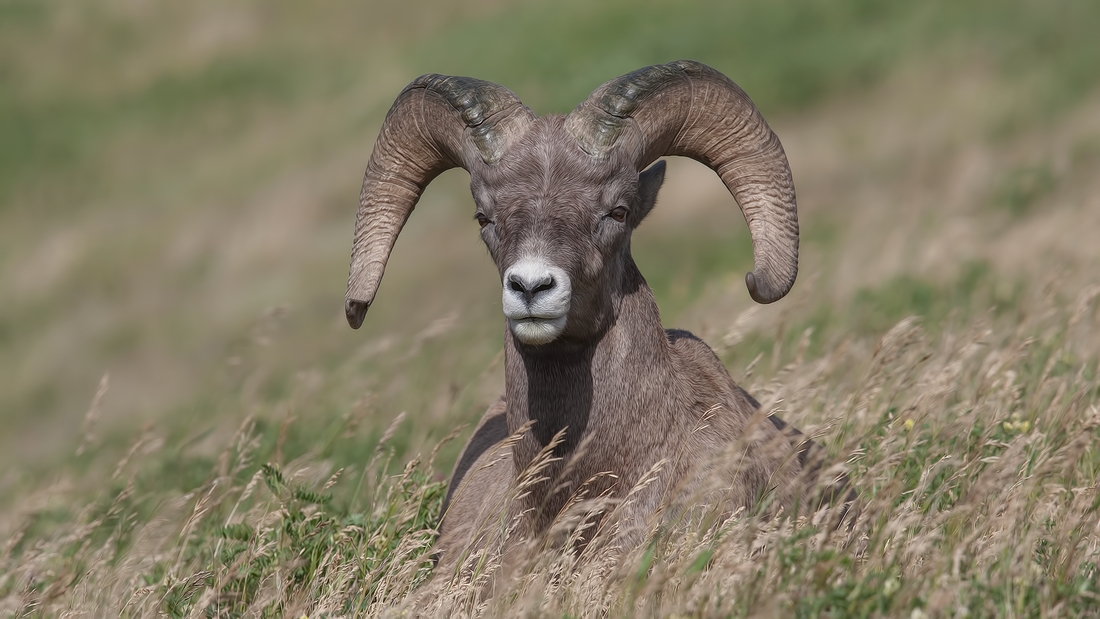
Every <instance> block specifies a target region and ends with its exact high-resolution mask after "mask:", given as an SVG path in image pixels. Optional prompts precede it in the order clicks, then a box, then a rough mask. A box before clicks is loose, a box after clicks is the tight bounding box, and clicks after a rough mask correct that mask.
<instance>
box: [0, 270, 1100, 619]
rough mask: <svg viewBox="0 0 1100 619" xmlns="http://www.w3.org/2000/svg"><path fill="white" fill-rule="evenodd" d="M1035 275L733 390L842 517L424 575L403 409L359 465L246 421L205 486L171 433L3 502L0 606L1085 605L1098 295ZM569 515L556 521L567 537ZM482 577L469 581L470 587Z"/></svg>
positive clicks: (568, 609)
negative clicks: (302, 449)
mask: <svg viewBox="0 0 1100 619" xmlns="http://www.w3.org/2000/svg"><path fill="white" fill-rule="evenodd" d="M1054 290H1056V287H1052V288H1051V289H1049V290H1048V291H1046V292H1045V293H1044V291H1043V290H1041V289H1040V290H1029V291H1028V293H1027V294H1026V295H1024V298H1023V299H1022V300H1021V306H1020V310H1021V316H1022V319H1020V320H1018V321H1017V320H1016V319H1015V318H1014V319H1013V320H1005V319H1004V317H1003V316H997V315H996V314H986V313H979V314H978V315H977V316H975V317H973V318H970V319H954V320H952V319H948V320H947V323H948V324H945V325H943V326H942V327H941V328H939V329H937V332H938V334H937V335H935V336H931V335H929V330H928V328H927V327H926V326H925V325H924V324H922V322H923V321H922V320H921V319H920V318H918V317H909V318H904V319H903V320H901V321H900V322H898V323H897V324H896V325H894V326H893V327H892V328H890V329H889V331H887V332H886V333H885V334H883V335H882V336H881V337H879V338H878V339H877V342H876V341H875V340H873V339H871V340H868V339H858V338H857V339H854V340H852V339H850V340H847V341H845V342H843V343H841V344H840V345H838V346H836V347H831V348H826V349H825V350H823V351H822V354H821V355H818V356H806V355H805V354H804V350H805V346H804V347H803V349H802V350H801V351H797V352H795V353H794V354H793V358H791V360H790V361H789V362H787V363H785V364H784V365H783V366H782V367H780V369H779V370H778V372H776V373H775V374H774V375H773V376H771V377H770V378H769V379H768V380H767V381H766V382H764V383H761V384H757V385H755V386H754V389H753V391H754V393H755V394H757V395H758V397H761V398H762V399H763V400H764V401H765V405H766V406H771V407H773V408H775V409H776V410H779V411H782V412H783V413H784V414H785V415H787V416H788V417H793V418H795V419H801V420H803V423H806V425H805V426H804V427H805V428H806V429H808V430H809V431H811V432H812V433H813V434H814V435H815V436H819V437H824V439H823V440H824V441H825V443H826V445H827V446H828V448H829V451H830V453H831V454H833V456H832V457H833V458H834V459H835V463H836V464H837V465H839V466H841V467H842V468H843V469H846V470H848V471H849V472H850V475H851V478H852V481H853V484H854V486H855V487H856V489H857V490H858V492H859V512H858V517H857V518H856V519H855V520H854V522H853V523H852V525H851V526H850V527H841V528H839V529H836V528H835V527H834V526H833V525H832V523H831V522H830V521H829V519H828V518H826V517H824V515H823V514H818V515H816V517H807V518H799V519H792V518H790V517H786V516H783V515H780V516H778V517H776V518H774V519H763V518H760V517H753V516H748V515H744V514H742V515H735V516H734V517H732V518H730V519H729V520H727V521H725V522H722V523H719V524H718V525H717V526H712V527H701V526H700V525H699V524H698V523H695V524H692V523H684V522H681V523H676V522H657V523H654V526H655V528H654V529H653V531H652V534H651V537H650V539H649V542H648V543H647V544H646V545H644V546H643V547H642V548H640V549H638V550H637V551H634V552H629V553H627V554H625V555H623V554H621V553H620V552H619V551H618V550H617V549H615V548H614V547H613V546H611V545H609V544H600V543H599V542H598V540H597V542H593V544H592V545H591V546H590V548H589V549H588V550H586V551H585V553H584V555H582V556H581V557H577V556H575V555H574V554H573V553H572V552H570V551H564V552H563V551H561V550H558V549H555V548H548V549H544V550H542V551H539V552H535V553H534V554H532V555H531V556H529V557H527V560H526V561H524V562H522V563H521V564H520V565H519V567H515V566H511V567H510V571H508V572H507V573H502V574H496V575H491V574H486V573H485V570H489V571H491V570H493V569H499V566H500V565H501V563H500V561H499V559H493V558H492V557H489V558H486V557H477V558H475V560H478V561H481V565H482V567H481V568H480V569H481V572H480V573H481V575H482V577H481V578H474V579H472V580H471V579H469V578H466V579H462V578H460V579H458V580H456V581H455V582H453V583H451V584H450V585H447V586H446V587H445V588H443V589H428V590H426V589H424V588H423V587H422V586H421V585H422V584H423V583H424V582H425V581H426V579H427V577H428V576H429V574H430V572H431V566H432V563H431V559H430V544H431V541H432V539H433V536H434V532H433V528H434V527H435V526H436V524H437V522H438V516H439V507H440V503H441V500H442V491H443V488H444V485H443V483H442V482H440V481H436V480H435V478H434V476H433V473H432V471H433V460H434V457H435V451H433V452H432V453H431V454H428V455H427V456H426V457H425V458H424V459H421V458H413V459H411V460H409V461H407V462H406V463H405V464H404V465H403V466H400V465H399V466H398V468H397V471H396V472H391V471H392V470H393V469H391V467H390V466H388V464H390V459H391V458H392V454H393V451H392V448H390V447H389V446H388V441H389V440H390V438H391V437H392V436H393V434H394V433H395V432H396V431H397V428H399V427H400V426H401V425H402V424H404V423H408V421H407V420H406V419H405V417H404V416H403V415H399V416H396V419H395V421H394V422H393V424H392V425H391V426H390V428H389V429H388V430H386V431H385V432H384V433H383V435H382V436H381V437H380V440H378V442H377V444H376V447H375V448H374V449H373V451H372V452H371V453H372V455H370V456H369V458H367V459H366V460H365V463H363V464H360V465H357V466H344V467H341V468H339V469H336V470H333V466H334V465H333V463H332V461H331V460H330V459H325V458H318V457H316V454H314V455H310V456H304V457H301V458H295V459H294V460H291V461H289V462H285V463H283V464H281V465H280V464H276V463H274V462H272V463H266V464H265V463H264V460H265V459H271V460H273V461H274V460H277V459H278V458H279V455H278V454H279V450H280V444H281V442H282V441H284V440H285V436H286V435H288V434H290V433H294V432H295V431H297V427H296V423H297V422H295V421H294V420H288V421H286V423H285V424H284V426H283V427H281V428H272V429H270V430H268V431H266V434H269V435H273V436H265V431H264V430H263V429H261V428H260V424H258V423H257V420H256V419H255V418H253V417H252V416H246V417H245V419H244V421H243V422H242V424H241V426H240V427H239V429H238V430H237V431H236V432H235V433H234V434H233V435H232V436H231V437H226V438H223V439H217V440H215V441H214V442H215V443H216V444H218V445H219V446H220V451H219V452H218V453H217V456H216V457H215V458H213V459H212V460H211V462H210V466H209V469H208V470H207V471H206V473H205V475H206V478H205V480H204V481H203V482H202V483H199V484H197V485H196V486H194V487H193V488H191V489H190V490H188V491H186V492H184V491H179V490H165V489H163V488H162V487H160V485H159V484H158V473H159V471H160V470H161V469H162V467H165V466H173V465H174V462H175V459H173V458H172V457H171V456H169V455H167V454H166V453H165V452H166V451H171V448H172V447H171V444H170V443H166V442H165V441H164V440H162V439H159V438H156V437H155V436H154V435H152V434H146V435H144V436H142V437H141V438H140V439H139V440H138V442H137V443H135V444H134V445H133V446H132V448H131V449H130V450H128V452H127V453H126V455H125V457H124V458H123V461H121V462H119V463H118V464H117V466H115V467H114V468H113V470H110V471H108V470H107V469H104V470H102V471H101V472H100V473H99V474H94V473H89V474H87V475H85V476H83V477H81V478H79V479H74V480H73V481H74V482H75V484H74V485H73V486H70V487H68V488H65V487H64V486H63V485H61V486H60V487H59V486H54V487H52V488H46V489H43V490H41V491H40V492H39V493H37V494H35V493H32V494H31V495H29V496H27V497H26V498H25V505H24V508H23V510H22V511H23V513H24V515H23V516H22V522H21V524H20V525H19V526H18V527H17V528H16V530H15V534H14V535H13V536H12V537H11V538H10V539H9V540H8V541H7V542H6V543H5V544H4V546H3V552H2V554H0V574H2V576H0V600H2V601H0V609H3V611H4V612H6V613H9V614H13V615H17V616H22V615H31V616H57V615H61V614H66V613H67V614H70V615H73V616H76V615H83V616H106V615H115V614H121V615H122V616H152V615H157V614H165V615H168V616H173V617H187V616H300V615H302V614H308V615H309V616H345V615H355V616H386V615H388V614H392V613H396V612H402V609H403V610H404V611H406V612H414V613H416V614H427V615H435V616H455V615H488V616H517V615H523V616H571V617H601V616H700V617H727V616H745V617H749V616H775V615H785V616H790V615H795V616H806V617H820V616H838V617H866V616H877V615H881V614H890V615H907V616H925V615H927V616H968V615H970V616H986V615H1000V616H1039V615H1044V616H1047V615H1063V616H1088V615H1091V614H1094V613H1096V612H1100V580H1098V574H1097V562H1098V560H1100V537H1098V534H1100V514H1098V513H1097V508H1098V507H1100V493H1098V484H1100V454H1098V453H1097V451H1096V448H1095V445H1096V444H1097V440H1098V438H1100V384H1098V382H1097V378H1098V375H1097V364H1098V362H1100V358H1098V357H1097V355H1096V351H1097V350H1100V307H1098V303H1097V300H1098V298H1100V288H1097V287H1093V288H1090V289H1088V290H1085V291H1084V292H1082V293H1081V294H1080V295H1079V296H1078V297H1077V298H1076V299H1065V298H1062V297H1061V296H1060V294H1059V293H1056V292H1053V291H1054ZM806 337H807V338H809V337H810V336H809V335H807V336H806ZM872 344H873V346H872ZM769 352H770V351H769ZM853 368H855V369H856V371H854V372H853V371H852V369H853ZM768 403H770V404H768ZM814 420H816V422H814ZM355 425H356V424H355V422H354V420H351V419H348V420H345V421H344V422H342V427H341V428H339V431H340V433H341V434H343V433H344V432H345V431H347V430H348V429H351V430H352V432H351V434H350V435H349V436H347V437H343V438H338V439H337V440H354V439H353V438H352V437H354V434H355V433H354V426H355ZM271 438H274V439H275V443H276V444H275V445H271V444H270V443H269V441H270V439H271ZM89 443H92V444H94V438H91V439H89ZM363 455H366V454H363ZM181 464H187V465H189V466H197V463H194V462H190V463H188V462H186V461H184V462H182V463H181ZM88 487H95V488H98V490H97V491H96V492H95V495H96V498H95V499H94V500H93V501H92V502H91V503H90V504H89V505H88V506H87V507H85V508H83V509H81V510H79V513H78V514H73V515H72V516H71V517H66V518H63V519H61V520H62V521H61V522H56V523H53V524H52V525H51V526H48V527H47V526H44V525H43V523H42V522H41V520H42V519H44V518H48V517H49V516H48V514H49V511H50V507H49V506H50V505H54V506H56V505H67V504H69V503H71V502H72V501H73V500H74V499H76V498H77V497H80V496H86V494H87V489H88ZM55 508H56V507H55ZM592 508H598V509H603V508H604V507H601V506H595V507H592ZM579 509H584V507H583V504H582V506H581V507H579ZM573 515H574V516H576V514H573ZM582 521H584V518H576V517H575V518H573V519H572V520H568V519H566V520H565V521H563V522H562V523H560V524H559V526H562V527H565V530H564V531H565V533H566V534H568V530H569V529H570V527H574V526H576V523H577V522H582ZM598 539H599V538H598ZM489 576H493V578H496V579H497V580H496V584H495V585H494V587H495V593H494V595H493V596H492V597H491V598H489V599H485V597H484V594H483V593H479V592H480V591H481V589H480V588H481V587H483V586H485V583H486V582H487V580H486V579H487V578H488V577H489Z"/></svg>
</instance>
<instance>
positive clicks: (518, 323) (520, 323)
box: [508, 316, 566, 346]
mask: <svg viewBox="0 0 1100 619" xmlns="http://www.w3.org/2000/svg"><path fill="white" fill-rule="evenodd" d="M565 318H566V317H565V316H560V317H558V318H509V319H508V328H509V329H511V330H512V335H514V336H515V338H516V339H517V340H519V341H521V342H523V343H524V344H527V345H529V346H541V345H543V344H549V343H550V342H553V341H554V340H556V339H557V338H558V336H559V335H561V332H562V331H564V330H565Z"/></svg>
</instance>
